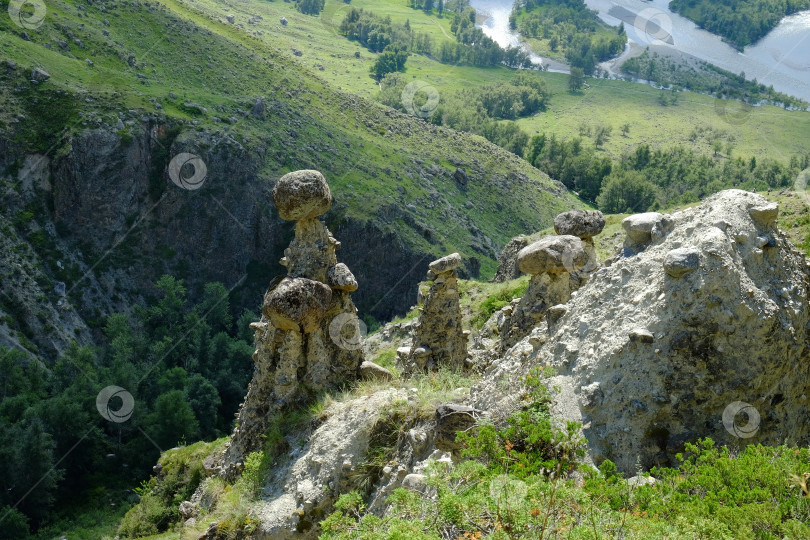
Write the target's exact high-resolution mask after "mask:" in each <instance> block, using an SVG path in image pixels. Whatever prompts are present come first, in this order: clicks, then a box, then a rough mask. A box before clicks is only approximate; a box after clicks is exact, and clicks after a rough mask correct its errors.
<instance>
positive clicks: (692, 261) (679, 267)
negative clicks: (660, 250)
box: [664, 248, 700, 278]
mask: <svg viewBox="0 0 810 540" xmlns="http://www.w3.org/2000/svg"><path fill="white" fill-rule="evenodd" d="M699 266H700V252H699V251H698V250H697V249H695V248H678V249H673V250H672V251H670V252H669V253H667V256H666V257H665V258H664V270H665V271H666V273H667V274H669V275H670V276H672V277H674V278H679V277H683V276H685V275H686V274H688V273H689V272H694V271H695V270H697V268H698V267H699Z"/></svg>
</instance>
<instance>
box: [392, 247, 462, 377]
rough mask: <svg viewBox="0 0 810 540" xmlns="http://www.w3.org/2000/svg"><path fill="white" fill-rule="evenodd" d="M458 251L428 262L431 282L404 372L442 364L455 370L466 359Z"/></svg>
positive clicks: (433, 367) (407, 372)
mask: <svg viewBox="0 0 810 540" xmlns="http://www.w3.org/2000/svg"><path fill="white" fill-rule="evenodd" d="M460 265H461V255H459V254H458V253H453V254H452V255H448V256H446V257H442V258H441V259H438V260H435V261H433V262H432V263H430V265H429V268H430V273H431V274H432V275H433V276H434V277H433V285H431V287H430V291H429V292H428V294H427V297H426V298H425V303H424V307H423V308H422V313H421V314H420V315H419V319H418V320H417V321H416V323H415V324H414V326H413V328H414V334H413V346H412V347H411V348H410V350H409V351H408V352H407V357H405V360H404V362H403V373H404V374H406V375H412V374H415V373H417V372H420V371H421V372H424V371H435V370H437V369H438V368H439V367H441V366H445V367H448V368H450V369H453V370H458V369H461V368H463V367H464V361H465V360H466V359H467V336H466V335H465V333H464V329H463V328H462V325H461V305H460V303H459V294H458V278H457V276H456V268H458V267H459V266H460Z"/></svg>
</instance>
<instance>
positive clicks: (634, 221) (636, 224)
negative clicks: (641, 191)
mask: <svg viewBox="0 0 810 540" xmlns="http://www.w3.org/2000/svg"><path fill="white" fill-rule="evenodd" d="M663 219H664V216H663V214H660V213H658V212H645V213H643V214H633V215H632V216H627V217H626V218H624V219H623V220H622V228H623V229H624V232H625V233H627V237H628V238H629V239H630V241H632V242H634V243H638V244H646V243H649V242H651V241H652V240H653V229H655V228H656V227H659V226H660V223H661V221H662V220H663Z"/></svg>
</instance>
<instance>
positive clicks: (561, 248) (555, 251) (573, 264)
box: [517, 235, 587, 275]
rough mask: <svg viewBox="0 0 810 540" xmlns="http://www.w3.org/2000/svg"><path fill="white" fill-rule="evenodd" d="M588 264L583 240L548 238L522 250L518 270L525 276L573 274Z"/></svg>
mask: <svg viewBox="0 0 810 540" xmlns="http://www.w3.org/2000/svg"><path fill="white" fill-rule="evenodd" d="M586 262H587V255H586V254H585V250H584V249H583V248H582V240H580V239H579V238H577V237H576V236H569V235H561V236H546V237H545V238H542V239H541V240H538V241H537V242H535V243H533V244H530V245H528V246H526V247H525V248H523V249H521V250H520V252H519V253H518V256H517V263H518V268H519V269H520V271H521V272H523V273H525V274H532V275H536V274H545V273H548V274H561V273H563V272H573V271H575V270H577V269H579V268H582V266H584V265H585V263H586Z"/></svg>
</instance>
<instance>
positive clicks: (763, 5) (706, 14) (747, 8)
mask: <svg viewBox="0 0 810 540" xmlns="http://www.w3.org/2000/svg"><path fill="white" fill-rule="evenodd" d="M669 8H670V9H671V10H672V11H675V12H677V13H680V14H681V15H683V16H684V17H688V18H690V19H692V20H693V21H695V22H696V23H697V24H698V25H699V26H701V27H702V28H705V29H706V30H708V31H709V32H713V33H715V34H719V35H721V36H723V37H724V38H725V39H726V40H727V41H729V42H731V43H732V44H734V45H735V46H736V47H737V48H738V49H740V50H743V48H745V47H746V46H747V45H750V44H752V43H756V42H757V41H758V40H759V39H760V38H762V37H764V36H765V35H766V34H767V33H768V32H770V31H771V30H772V29H773V28H775V27H776V25H777V24H779V21H781V20H782V19H783V18H784V17H786V16H787V15H792V14H793V13H797V12H799V11H802V10H805V9H810V0H789V1H784V0H756V1H755V0H739V1H737V0H721V1H717V0H711V1H710V0H673V1H672V2H670V4H669Z"/></svg>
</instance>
